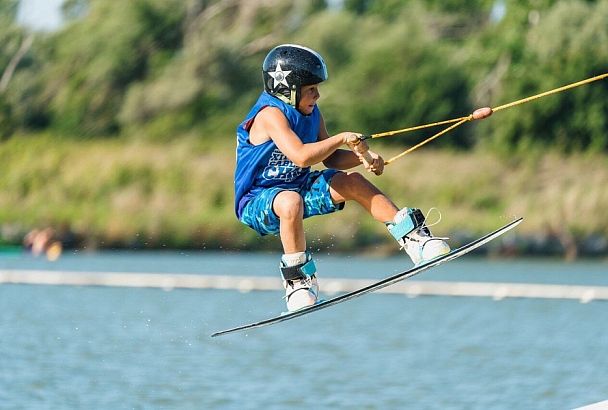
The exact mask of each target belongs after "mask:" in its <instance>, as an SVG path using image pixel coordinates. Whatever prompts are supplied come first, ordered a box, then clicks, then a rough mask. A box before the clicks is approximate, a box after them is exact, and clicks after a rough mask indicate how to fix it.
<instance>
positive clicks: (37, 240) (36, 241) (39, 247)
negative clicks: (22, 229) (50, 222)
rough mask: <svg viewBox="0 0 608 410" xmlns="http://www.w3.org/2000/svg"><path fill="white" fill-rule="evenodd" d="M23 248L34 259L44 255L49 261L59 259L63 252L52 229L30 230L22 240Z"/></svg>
mask: <svg viewBox="0 0 608 410" xmlns="http://www.w3.org/2000/svg"><path fill="white" fill-rule="evenodd" d="M23 247H24V248H25V250H27V251H29V252H31V254H32V255H34V256H35V257H39V256H41V255H44V256H46V258H47V259H48V260H49V261H56V260H57V259H59V257H60V256H61V252H62V251H63V245H62V244H61V241H59V240H58V239H57V238H56V235H55V230H54V229H53V228H45V229H32V230H31V231H30V232H28V234H27V235H25V238H23Z"/></svg>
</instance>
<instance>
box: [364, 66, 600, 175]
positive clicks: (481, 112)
mask: <svg viewBox="0 0 608 410" xmlns="http://www.w3.org/2000/svg"><path fill="white" fill-rule="evenodd" d="M607 77H608V73H606V74H601V75H598V76H595V77H591V78H587V79H585V80H582V81H577V82H575V83H572V84H568V85H564V86H562V87H558V88H555V89H553V90H549V91H545V92H543V93H540V94H536V95H532V96H530V97H526V98H522V99H521V100H517V101H513V102H510V103H508V104H503V105H499V106H498V107H495V108H490V107H484V108H480V109H478V110H475V111H474V112H473V113H472V114H469V115H467V116H466V117H460V118H454V119H451V120H445V121H439V122H433V123H430V124H424V125H418V126H415V127H410V128H403V129H400V130H394V131H386V132H381V133H377V134H371V135H367V136H364V137H363V138H362V139H369V138H382V137H389V136H392V135H397V134H404V133H406V132H410V131H416V130H421V129H424V128H430V127H435V126H438V125H445V124H452V125H450V126H449V127H447V128H446V129H444V130H442V131H440V132H438V133H437V134H435V135H433V136H431V137H429V138H427V139H425V140H424V141H422V142H420V143H418V144H416V145H414V146H413V147H411V148H408V149H407V150H405V151H403V152H402V153H401V154H399V155H396V156H394V157H393V158H390V159H388V160H386V161H384V164H385V165H388V164H390V163H391V162H393V161H395V160H397V159H399V158H401V157H403V156H404V155H406V154H409V153H410V152H412V151H414V150H417V149H418V148H420V147H422V146H423V145H425V144H427V143H429V142H431V141H433V140H434V139H436V138H439V137H440V136H442V135H444V134H446V133H447V132H449V131H451V130H453V129H454V128H457V127H459V126H460V125H462V124H464V123H465V122H469V121H473V120H481V119H484V118H487V117H489V116H490V115H492V113H494V112H496V111H500V110H504V109H505V108H510V107H514V106H516V105H520V104H524V103H527V102H530V101H533V100H536V99H538V98H541V97H546V96H548V95H551V94H557V93H559V92H562V91H566V90H569V89H571V88H575V87H579V86H581V85H585V84H589V83H592V82H594V81H599V80H603V79H604V78H607Z"/></svg>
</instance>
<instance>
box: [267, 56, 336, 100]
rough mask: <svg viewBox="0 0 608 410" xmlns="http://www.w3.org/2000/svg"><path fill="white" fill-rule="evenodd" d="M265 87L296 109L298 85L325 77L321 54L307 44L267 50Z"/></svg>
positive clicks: (325, 67)
mask: <svg viewBox="0 0 608 410" xmlns="http://www.w3.org/2000/svg"><path fill="white" fill-rule="evenodd" d="M262 71H263V75H264V89H265V90H266V92H268V93H269V94H271V95H274V96H275V97H277V98H279V99H281V100H283V101H285V102H286V103H288V104H291V105H292V106H293V107H294V108H296V109H297V108H298V103H299V102H300V87H301V86H303V85H311V84H318V83H320V82H322V81H325V80H327V66H326V65H325V61H323V57H321V55H320V54H319V53H317V52H316V51H314V50H311V49H310V48H308V47H304V46H299V45H297V44H283V45H280V46H277V47H275V48H273V49H272V50H270V52H269V53H268V55H267V56H266V58H265V59H264V64H263V65H262Z"/></svg>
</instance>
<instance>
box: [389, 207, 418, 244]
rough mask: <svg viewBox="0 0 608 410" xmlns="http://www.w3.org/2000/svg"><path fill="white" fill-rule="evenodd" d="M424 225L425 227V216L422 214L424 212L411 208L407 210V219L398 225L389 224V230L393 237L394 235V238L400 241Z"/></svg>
mask: <svg viewBox="0 0 608 410" xmlns="http://www.w3.org/2000/svg"><path fill="white" fill-rule="evenodd" d="M422 225H424V215H423V214H422V211H420V209H417V208H409V209H408V210H407V217H405V218H403V219H402V220H401V222H398V223H394V222H389V223H387V228H388V231H389V232H390V233H391V235H393V238H395V239H396V240H397V241H398V240H400V239H401V238H403V237H404V236H405V235H407V234H408V233H410V232H412V231H413V230H414V229H416V228H419V227H421V226H422Z"/></svg>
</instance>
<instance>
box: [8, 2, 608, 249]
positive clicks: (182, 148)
mask: <svg viewBox="0 0 608 410" xmlns="http://www.w3.org/2000/svg"><path fill="white" fill-rule="evenodd" d="M18 6H19V1H18V0H0V172H1V173H2V177H0V227H1V228H3V232H5V233H3V232H0V242H1V241H2V238H13V239H10V240H14V238H16V237H17V236H16V234H14V232H17V233H18V234H21V233H22V232H23V231H25V230H27V229H29V228H30V227H32V226H39V225H42V224H50V225H54V226H57V227H66V230H69V231H74V232H76V233H79V234H81V235H82V236H83V237H86V238H88V239H90V238H94V241H95V242H96V243H97V244H98V245H99V246H103V245H101V244H103V243H105V244H106V245H112V246H114V245H117V246H124V245H128V244H133V243H136V242H137V243H139V244H140V245H141V246H147V245H150V246H155V247H159V246H176V247H184V246H199V247H205V246H211V247H217V246H232V247H235V248H241V247H257V248H259V247H266V246H267V247H270V245H269V244H268V242H267V239H264V240H262V241H260V239H259V238H257V237H256V236H255V235H254V234H253V233H252V232H249V230H245V228H243V227H242V226H241V225H239V224H238V222H237V221H236V220H235V218H234V216H233V211H232V185H231V183H232V181H231V175H232V167H233V164H232V163H231V161H233V150H234V130H235V127H236V125H237V124H238V123H239V122H240V121H241V120H242V118H243V116H244V114H245V113H246V112H247V111H248V109H249V107H250V106H251V104H252V103H253V102H254V101H255V99H256V98H257V95H258V94H259V93H260V91H261V89H262V75H261V63H262V61H263V59H264V56H265V55H266V53H267V52H268V51H269V50H270V49H271V48H272V47H274V46H275V45H277V44H281V43H290V42H291V43H299V44H304V45H307V46H309V47H312V48H314V49H316V50H318V51H319V52H320V53H321V54H322V55H323V56H324V58H325V60H326V62H327V64H328V68H329V80H328V81H327V82H326V83H324V84H323V85H322V87H321V94H322V99H321V100H320V102H319V105H320V106H321V108H322V110H323V112H324V116H325V119H326V123H327V125H328V128H329V131H330V133H335V132H339V131H342V130H353V131H359V132H363V133H378V132H383V131H387V130H393V129H398V128H404V127H409V126H414V125H419V124H423V123H428V122H434V121H439V120H444V119H449V118H456V117H461V116H463V115H467V114H469V113H470V112H472V110H474V109H475V108H478V107H480V106H498V105H501V104H504V103H508V102H511V101H514V100H517V99H520V98H523V97H527V96H530V95H533V94H536V93H540V92H543V91H547V90H549V89H553V88H555V87H559V86H562V85H564V84H568V83H571V82H574V81H578V80H582V79H585V78H588V77H592V76H595V75H599V74H603V73H605V72H607V71H608V70H607V68H608V65H607V64H606V62H607V61H608V24H606V22H608V0H597V1H592V0H561V1H558V0H525V1H515V0H449V1H445V0H429V1H421V0H374V1H372V0H342V1H340V0H333V1H330V0H327V1H325V0H310V1H306V0H291V1H288V0H259V1H249V0H129V1H120V2H118V1H113V0H65V1H64V2H63V7H62V11H63V15H64V24H63V25H62V26H61V27H60V28H59V29H58V30H55V31H51V32H48V31H47V32H44V31H32V29H29V28H26V27H23V26H21V25H20V24H18V21H17V9H18ZM607 104H608V81H600V82H596V83H593V84H591V85H587V86H584V87H580V88H577V89H574V90H571V91H567V92H564V93H560V94H557V95H553V96H549V97H546V98H543V99H541V100H538V101H535V102H531V103H529V104H526V105H525V106H522V107H515V108H511V109H508V110H504V111H501V112H500V113H497V114H496V115H495V116H493V117H492V118H491V119H490V120H487V121H481V122H476V123H474V125H472V124H467V125H464V126H462V127H459V128H458V129H457V130H455V131H454V132H452V133H450V134H447V135H446V136H444V137H442V138H440V139H438V140H437V141H436V142H433V143H432V144H429V145H428V146H427V147H428V148H427V147H425V150H424V151H425V154H422V153H421V154H419V156H412V159H410V160H408V161H403V163H401V164H398V165H397V164H396V165H395V166H394V169H393V168H391V169H392V170H393V171H391V172H390V173H387V174H385V175H386V176H383V179H378V180H374V181H375V182H377V183H378V184H379V185H380V186H381V188H382V189H383V190H385V191H387V192H388V193H389V194H391V196H392V197H393V198H394V199H395V200H396V201H397V202H399V203H409V202H411V198H418V201H419V202H420V203H419V204H417V206H420V207H430V206H440V207H444V208H448V209H449V213H451V214H452V219H451V221H448V222H447V223H446V224H445V225H443V226H444V228H438V229H445V231H450V230H453V229H455V228H456V227H457V226H461V225H462V221H464V220H467V221H471V223H470V224H469V225H472V226H474V229H477V230H479V231H483V230H487V229H491V228H494V227H495V225H496V218H499V217H501V216H503V217H504V215H505V214H509V215H510V214H526V216H528V217H529V218H528V225H527V228H522V229H528V231H538V232H545V233H547V232H548V233H549V234H552V233H555V232H557V235H558V237H561V238H565V239H564V241H566V242H567V241H568V240H569V238H571V237H572V236H576V235H583V236H584V235H594V234H601V235H603V237H606V235H607V234H608V221H607V220H606V218H605V217H603V209H605V208H604V206H608V197H606V195H607V194H606V191H605V189H603V188H602V186H605V185H606V184H607V183H608V172H607V171H606V158H607V157H606V152H607V151H608V124H607V121H608V120H607V118H608V105H607ZM436 131H438V130H436V129H433V130H429V131H428V132H420V133H412V134H406V135H405V136H401V137H392V138H383V139H380V140H377V142H376V141H374V142H373V144H372V145H373V147H375V148H376V149H377V150H378V151H380V152H381V153H383V154H385V157H390V155H391V154H396V153H398V152H400V151H401V150H403V149H405V148H407V147H408V146H410V145H412V144H414V143H416V142H418V141H419V140H422V139H423V138H424V137H426V136H428V135H431V134H432V133H434V132H436ZM441 148H443V149H441ZM426 152H428V153H429V154H426ZM547 152H548V153H549V154H550V157H548V158H545V157H543V155H545V153H547ZM433 153H435V154H433ZM428 155H431V156H428ZM437 161H439V163H440V164H441V167H439V169H442V170H443V171H441V172H439V171H438V172H434V173H433V174H434V175H432V177H431V176H430V175H429V172H428V166H429V164H436V163H437ZM448 164H449V167H447V165H448ZM442 167H445V169H444V168H442ZM446 173H448V174H450V175H454V176H455V178H446V175H445V174H446ZM581 174H586V175H587V178H586V180H585V183H584V184H583V183H582V182H581V179H580V176H581ZM400 175H408V178H407V181H406V180H405V179H404V178H402V177H400ZM471 181H475V182H471ZM472 183H473V184H475V187H476V189H474V190H472V189H471V184H472ZM573 184H574V185H573ZM574 186H576V189H575V188H574ZM564 192H567V193H568V195H564ZM532 193H534V194H535V195H536V196H535V197H533V196H532ZM577 206H578V207H581V206H582V207H583V208H584V209H581V210H580V211H581V212H583V213H584V214H585V215H586V217H585V220H586V221H587V222H586V223H585V224H583V223H582V222H581V219H580V218H579V214H580V212H574V210H573V209H575V208H576V207H577ZM346 212H347V213H349V212H350V213H351V215H350V217H351V218H352V220H359V219H361V218H360V216H358V215H357V213H356V212H357V211H346ZM352 212H355V213H352ZM363 219H365V218H363ZM556 221H558V222H559V223H557V222H556ZM311 224H312V225H310V229H311V231H312V232H313V238H314V237H317V238H319V239H318V240H319V241H322V242H323V241H325V242H335V241H334V240H335V239H336V237H337V236H336V235H338V236H339V238H338V239H340V241H338V242H339V243H340V244H341V246H342V247H343V248H344V247H346V248H348V247H353V246H358V245H366V244H367V245H369V244H374V243H378V241H379V239H378V238H379V237H381V236H382V237H383V236H385V232H384V230H382V229H381V227H380V228H378V227H376V226H375V225H373V222H371V221H369V223H368V222H361V223H360V224H357V225H356V226H352V227H350V228H348V229H347V228H346V227H345V226H343V225H340V226H334V225H332V223H330V222H328V221H326V223H325V224H323V225H321V224H316V222H313V223H311ZM332 226H333V228H332ZM6 232H9V234H6ZM10 232H13V233H10ZM440 233H441V232H440ZM444 233H446V232H444ZM313 242H314V239H313ZM272 247H273V248H275V247H276V244H273V245H272Z"/></svg>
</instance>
